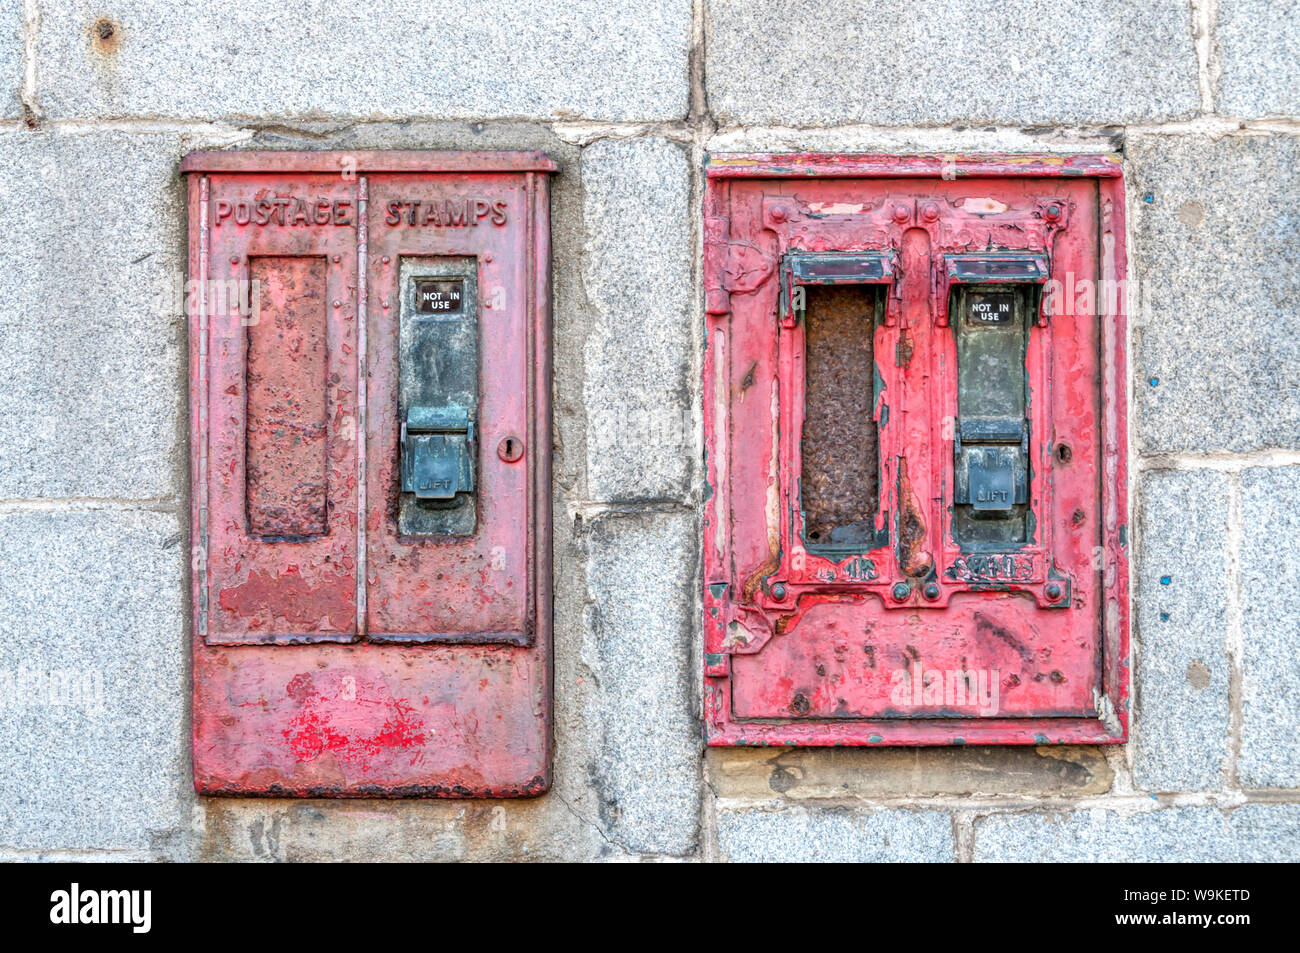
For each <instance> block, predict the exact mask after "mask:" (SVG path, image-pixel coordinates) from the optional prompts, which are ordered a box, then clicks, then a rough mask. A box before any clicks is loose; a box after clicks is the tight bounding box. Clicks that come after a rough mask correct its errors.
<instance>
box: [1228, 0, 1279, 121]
mask: <svg viewBox="0 0 1300 953" xmlns="http://www.w3.org/2000/svg"><path fill="white" fill-rule="evenodd" d="M1214 40H1215V43H1216V45H1217V47H1218V54H1219V55H1218V59H1219V68H1220V75H1219V82H1218V85H1217V87H1216V89H1215V94H1214V106H1215V110H1216V111H1217V112H1222V113H1227V114H1228V115H1229V116H1240V117H1242V118H1243V119H1255V118H1259V117H1264V116H1296V115H1298V114H1300V23H1298V22H1297V20H1296V8H1295V6H1294V5H1292V4H1287V3H1276V2H1271V0H1218V17H1217V19H1216V20H1215V24H1214Z"/></svg>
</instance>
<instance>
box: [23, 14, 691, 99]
mask: <svg viewBox="0 0 1300 953" xmlns="http://www.w3.org/2000/svg"><path fill="white" fill-rule="evenodd" d="M99 19H100V18H99V17H96V16H92V15H90V14H88V13H87V8H86V7H85V6H84V5H83V4H81V3H77V2H74V0H49V2H43V3H42V4H41V39H40V45H41V78H40V91H39V95H40V100H41V105H42V107H43V108H44V109H45V110H46V113H47V114H48V115H50V116H53V117H59V118H68V117H89V116H93V117H100V118H102V117H117V116H143V117H178V118H185V119H193V118H206V119H210V118H224V117H249V118H252V119H257V120H259V121H264V120H267V119H270V118H283V117H290V116H296V117H302V118H318V117H321V116H351V117H366V118H371V119H387V118H405V119H409V118H413V117H438V118H443V119H477V118H491V117H531V118H539V119H566V118H587V119H605V120H632V119H643V120H671V119H676V118H679V117H681V116H682V115H683V114H684V113H685V112H686V105H687V98H688V85H687V65H686V58H687V50H688V47H689V41H690V32H691V4H690V3H689V0H650V2H648V3H637V4H631V3H608V2H597V0H543V2H538V3H533V4H530V5H529V6H528V7H527V8H519V7H518V6H517V5H515V4H511V3H503V2H499V0H493V2H490V3H476V2H471V0H448V2H445V3H438V4H427V3H420V2H415V0H375V2H372V3H367V4H365V5H364V6H355V5H351V4H326V3H317V2H311V0H262V2H257V3H243V4H237V5H229V4H228V5H225V6H206V5H201V4H199V5H196V4H188V5H178V4H174V3H167V2H165V0H123V2H119V3H115V4H114V5H113V6H112V8H111V10H107V11H106V12H105V15H104V17H103V19H106V20H108V21H109V22H110V23H111V24H112V27H113V30H112V34H111V36H109V37H108V38H107V39H104V38H102V37H101V35H100V32H99V31H98V29H97V27H96V24H97V22H98V20H99ZM164 64H165V65H164Z"/></svg>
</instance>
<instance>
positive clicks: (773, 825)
mask: <svg viewBox="0 0 1300 953" xmlns="http://www.w3.org/2000/svg"><path fill="white" fill-rule="evenodd" d="M718 851H719V853H720V855H721V856H722V858H723V859H725V860H730V861H733V862H735V863H810V862H816V863H873V864H874V863H888V862H898V863H922V862H929V863H934V862H938V863H943V862H947V861H951V860H953V859H954V855H953V852H954V845H953V835H952V818H951V817H949V816H948V815H947V814H943V813H941V812H939V811H903V810H893V811H860V810H849V809H847V808H820V809H813V810H806V809H803V808H788V809H786V810H780V811H758V810H723V811H721V812H719V814H718Z"/></svg>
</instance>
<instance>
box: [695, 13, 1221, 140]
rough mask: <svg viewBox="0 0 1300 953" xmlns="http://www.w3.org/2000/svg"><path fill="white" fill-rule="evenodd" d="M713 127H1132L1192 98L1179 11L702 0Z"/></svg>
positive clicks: (1191, 55)
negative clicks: (996, 124) (846, 124)
mask: <svg viewBox="0 0 1300 953" xmlns="http://www.w3.org/2000/svg"><path fill="white" fill-rule="evenodd" d="M708 17H709V42H708V69H707V76H708V94H709V105H710V108H711V109H712V110H713V112H714V114H715V115H716V116H717V117H718V119H719V121H720V122H722V123H734V124H755V123H767V124H774V125H786V126H797V125H831V124H834V123H844V122H862V123H899V124H915V125H939V124H943V123H966V122H1011V123H1069V122H1090V123H1106V122H1133V121H1139V120H1157V119H1168V118H1171V117H1175V116H1187V115H1190V114H1192V113H1194V112H1195V111H1196V110H1197V109H1198V107H1199V105H1200V94H1199V92H1198V89H1197V60H1196V53H1195V49H1194V47H1193V42H1192V19H1191V9H1190V7H1189V5H1187V4H1185V3H1144V4H1135V3H1127V2H1125V0H1091V2H1090V0H1066V2H1060V3H1053V4H1043V3H1039V2H1036V0H947V2H942V3H940V2H917V0H869V2H863V3H857V4H849V5H846V4H843V3H836V2H834V0H815V2H800V0H766V2H763V3H753V2H751V0H708Z"/></svg>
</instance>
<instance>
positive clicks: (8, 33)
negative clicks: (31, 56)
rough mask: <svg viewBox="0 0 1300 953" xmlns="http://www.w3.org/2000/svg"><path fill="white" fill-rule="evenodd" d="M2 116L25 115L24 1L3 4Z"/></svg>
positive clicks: (0, 18) (0, 19)
mask: <svg viewBox="0 0 1300 953" xmlns="http://www.w3.org/2000/svg"><path fill="white" fill-rule="evenodd" d="M0 77H3V79H2V80H0V82H3V84H4V86H3V89H4V92H3V93H2V94H0V115H3V116H4V117H5V118H9V117H12V116H19V115H21V114H22V100H21V98H20V96H21V94H22V88H23V0H0Z"/></svg>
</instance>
